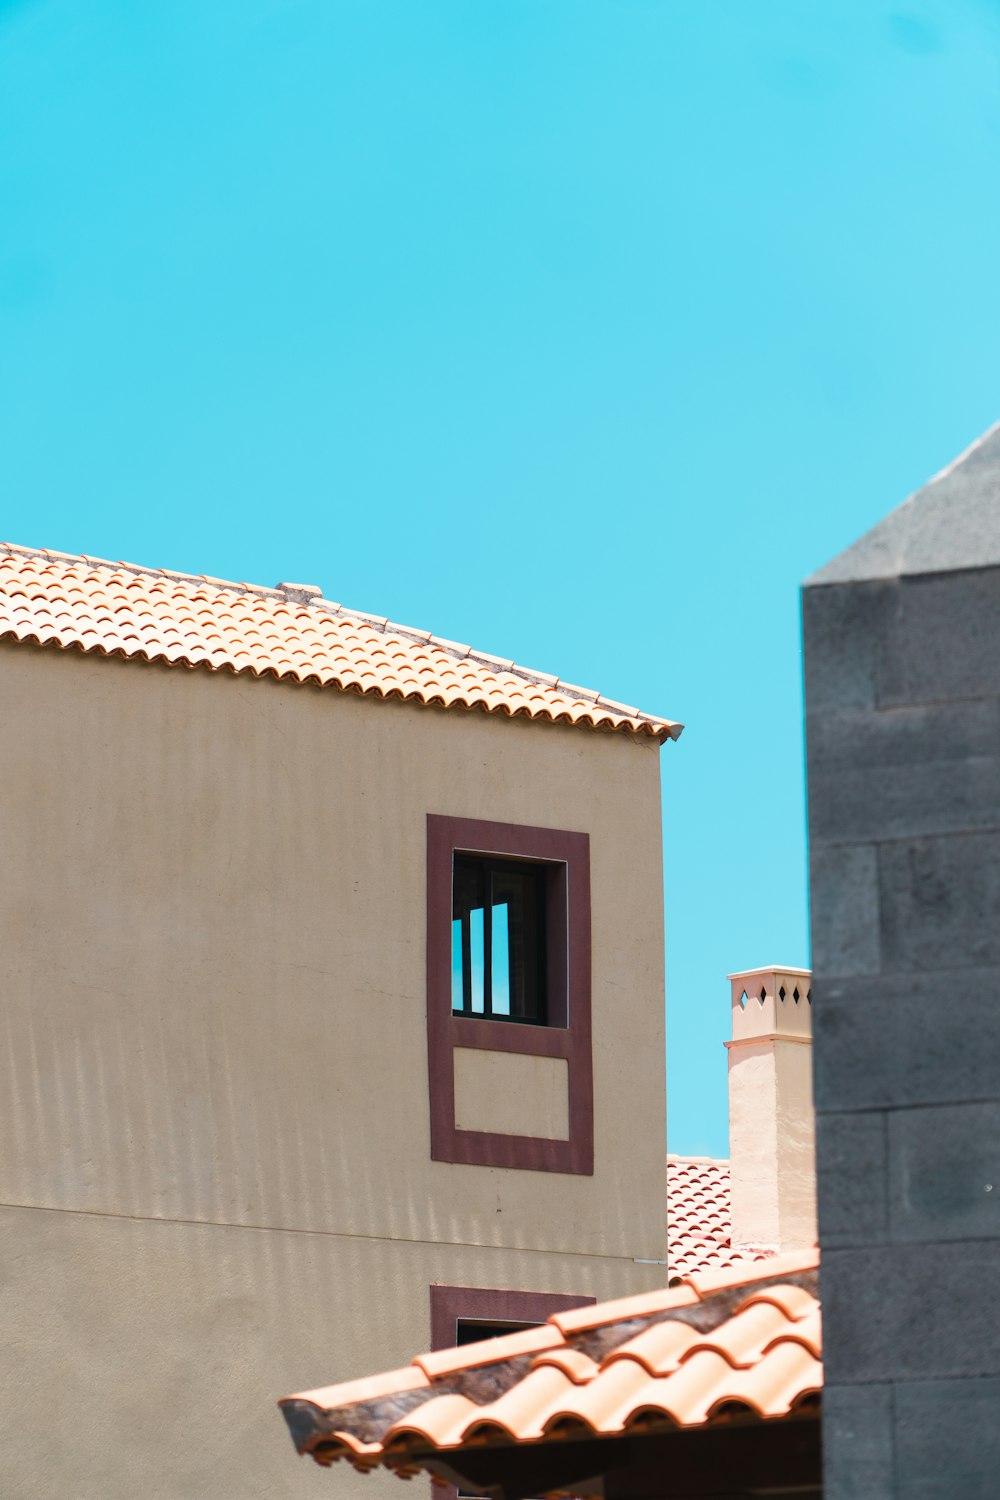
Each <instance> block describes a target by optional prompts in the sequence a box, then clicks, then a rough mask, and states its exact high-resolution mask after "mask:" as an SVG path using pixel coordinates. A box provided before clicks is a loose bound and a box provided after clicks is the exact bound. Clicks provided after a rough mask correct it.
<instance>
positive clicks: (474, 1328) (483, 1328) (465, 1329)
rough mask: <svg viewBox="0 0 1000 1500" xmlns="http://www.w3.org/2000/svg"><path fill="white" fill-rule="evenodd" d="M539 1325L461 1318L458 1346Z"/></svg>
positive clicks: (458, 1326) (456, 1341)
mask: <svg viewBox="0 0 1000 1500" xmlns="http://www.w3.org/2000/svg"><path fill="white" fill-rule="evenodd" d="M539 1326H540V1325H539V1324H538V1323H497V1322H496V1321H492V1320H490V1319H488V1318H459V1319H458V1320H457V1328H456V1338H455V1343H456V1346H457V1347H458V1348H459V1349H461V1348H462V1347H463V1345H465V1344H479V1343H481V1342H482V1340H483V1339H498V1338H501V1337H502V1336H503V1335H504V1334H505V1333H516V1332H517V1330H518V1329H519V1328H538V1327H539Z"/></svg>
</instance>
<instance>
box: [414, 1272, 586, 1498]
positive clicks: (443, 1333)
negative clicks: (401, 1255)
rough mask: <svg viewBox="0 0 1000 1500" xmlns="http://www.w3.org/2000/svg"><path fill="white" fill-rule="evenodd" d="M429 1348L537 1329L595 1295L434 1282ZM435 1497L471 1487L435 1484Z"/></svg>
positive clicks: (452, 1495) (461, 1493)
mask: <svg viewBox="0 0 1000 1500" xmlns="http://www.w3.org/2000/svg"><path fill="white" fill-rule="evenodd" d="M430 1294H431V1348H432V1349H453V1348H456V1347H457V1348H461V1347H462V1346H463V1345H465V1344H478V1343H479V1342H480V1340H482V1339H492V1338H499V1337H500V1336H501V1335H502V1334H505V1333H516V1332H517V1331H518V1329H521V1328H537V1326H538V1324H539V1323H544V1322H545V1320H546V1319H547V1318H549V1317H551V1315H552V1314H553V1313H557V1312H569V1311H570V1310H571V1309H572V1308H575V1307H592V1306H593V1305H594V1301H595V1299H594V1298H593V1297H572V1296H567V1295H566V1294H565V1293H561V1292H517V1291H507V1290H497V1289H494V1288H493V1287H478V1286H432V1287H431V1288H430ZM432 1493H433V1497H434V1500H459V1497H462V1500H465V1497H466V1496H471V1495H472V1494H473V1493H474V1491H473V1490H472V1489H471V1488H470V1489H469V1490H457V1489H455V1488H454V1487H453V1486H452V1485H448V1486H442V1485H440V1484H435V1485H434V1486H433V1487H432Z"/></svg>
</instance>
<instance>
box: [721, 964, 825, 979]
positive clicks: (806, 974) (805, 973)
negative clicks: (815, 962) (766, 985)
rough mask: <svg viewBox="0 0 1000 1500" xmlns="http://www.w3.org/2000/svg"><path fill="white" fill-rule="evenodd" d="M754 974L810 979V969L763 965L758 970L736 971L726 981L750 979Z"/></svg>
mask: <svg viewBox="0 0 1000 1500" xmlns="http://www.w3.org/2000/svg"><path fill="white" fill-rule="evenodd" d="M755 974H794V975H795V977H796V979H811V978H812V969H796V968H795V967H794V966H793V965H792V964H764V965H763V967H762V968H759V969H737V970H736V972H735V973H734V974H727V975H726V978H727V979H752V978H753V977H754V975H755Z"/></svg>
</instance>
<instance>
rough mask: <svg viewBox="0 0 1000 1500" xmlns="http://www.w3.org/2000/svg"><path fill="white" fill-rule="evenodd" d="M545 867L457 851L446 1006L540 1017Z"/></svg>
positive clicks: (502, 1016)
mask: <svg viewBox="0 0 1000 1500" xmlns="http://www.w3.org/2000/svg"><path fill="white" fill-rule="evenodd" d="M547 878H548V867H547V866H545V865H536V864H529V863H527V862H526V861H523V860H514V859H487V858H484V857H482V856H478V855H471V854H456V855H455V856H454V866H453V878H452V986H451V1008H452V1011H453V1012H454V1013H455V1014H456V1015H466V1016H486V1017H490V1018H492V1019H494V1020H502V1021H524V1022H529V1023H533V1024H535V1025H539V1024H544V1022H545V1020H546V1007H545V999H546V996H545V988H546V986H545V976H546V955H545V890H546V879H547Z"/></svg>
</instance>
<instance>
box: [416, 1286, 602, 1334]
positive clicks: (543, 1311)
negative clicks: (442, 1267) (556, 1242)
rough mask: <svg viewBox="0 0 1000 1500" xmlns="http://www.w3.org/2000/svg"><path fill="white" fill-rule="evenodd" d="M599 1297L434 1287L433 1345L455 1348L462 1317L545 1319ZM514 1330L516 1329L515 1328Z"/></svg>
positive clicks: (487, 1320)
mask: <svg viewBox="0 0 1000 1500" xmlns="http://www.w3.org/2000/svg"><path fill="white" fill-rule="evenodd" d="M596 1301H597V1298H596V1297H576V1296H570V1295H569V1294H568V1293H564V1292H517V1291H499V1290H497V1289H496V1288H495V1287H485V1286H432V1287H431V1348H432V1349H453V1348H454V1347H455V1345H456V1344H457V1343H458V1325H459V1322H460V1321H461V1319H462V1318H474V1319H475V1320H476V1321H477V1322H483V1323H544V1322H545V1321H546V1319H547V1318H550V1317H551V1316H552V1314H553V1313H557V1312H569V1311H570V1310H571V1309H572V1308H574V1307H593V1305H594V1303H595V1302H596ZM512 1331H513V1330H512Z"/></svg>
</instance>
